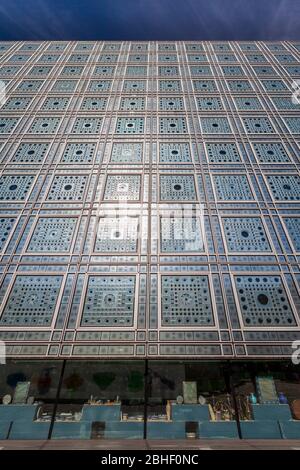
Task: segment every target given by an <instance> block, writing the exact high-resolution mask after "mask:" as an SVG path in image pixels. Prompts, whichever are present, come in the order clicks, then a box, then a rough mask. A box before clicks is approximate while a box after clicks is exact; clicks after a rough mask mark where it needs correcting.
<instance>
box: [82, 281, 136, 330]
mask: <svg viewBox="0 0 300 470" xmlns="http://www.w3.org/2000/svg"><path fill="white" fill-rule="evenodd" d="M134 296H135V277H134V276H90V277H89V280H88V286H87V290H86V296H85V302H84V307H83V312H82V318H81V325H82V326H98V327H99V326H132V325H133V320H134Z"/></svg>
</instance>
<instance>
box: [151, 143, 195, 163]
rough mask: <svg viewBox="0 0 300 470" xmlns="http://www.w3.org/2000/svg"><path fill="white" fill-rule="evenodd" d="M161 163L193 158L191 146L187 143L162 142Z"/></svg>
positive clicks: (188, 160)
mask: <svg viewBox="0 0 300 470" xmlns="http://www.w3.org/2000/svg"><path fill="white" fill-rule="evenodd" d="M159 159H160V162H161V163H180V162H190V161H191V160H192V157H191V151H190V146H189V144H187V143H161V144H160V146H159Z"/></svg>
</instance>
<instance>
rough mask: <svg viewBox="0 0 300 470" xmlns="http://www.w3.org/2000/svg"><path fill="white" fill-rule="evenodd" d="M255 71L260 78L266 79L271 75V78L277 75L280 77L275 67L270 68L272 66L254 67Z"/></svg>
mask: <svg viewBox="0 0 300 470" xmlns="http://www.w3.org/2000/svg"><path fill="white" fill-rule="evenodd" d="M253 70H254V72H255V73H256V75H257V76H258V77H266V76H268V75H271V76H273V77H275V76H276V75H278V73H277V72H276V70H275V69H274V68H273V67H270V66H267V65H264V66H261V65H257V66H254V67H253Z"/></svg>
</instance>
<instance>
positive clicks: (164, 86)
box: [158, 80, 182, 93]
mask: <svg viewBox="0 0 300 470" xmlns="http://www.w3.org/2000/svg"><path fill="white" fill-rule="evenodd" d="M158 90H159V91H164V92H166V91H168V92H172V93H174V92H176V93H177V92H180V91H182V90H181V83H180V80H159V81H158Z"/></svg>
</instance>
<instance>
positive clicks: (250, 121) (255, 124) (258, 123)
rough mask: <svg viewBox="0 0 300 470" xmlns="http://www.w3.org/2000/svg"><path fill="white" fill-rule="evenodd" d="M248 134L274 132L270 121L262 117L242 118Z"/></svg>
mask: <svg viewBox="0 0 300 470" xmlns="http://www.w3.org/2000/svg"><path fill="white" fill-rule="evenodd" d="M242 121H243V124H244V126H245V129H246V131H247V132H248V133H249V134H273V133H274V132H275V130H274V128H273V126H272V124H271V121H270V119H268V118H264V117H259V118H256V117H253V118H250V117H249V118H242Z"/></svg>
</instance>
